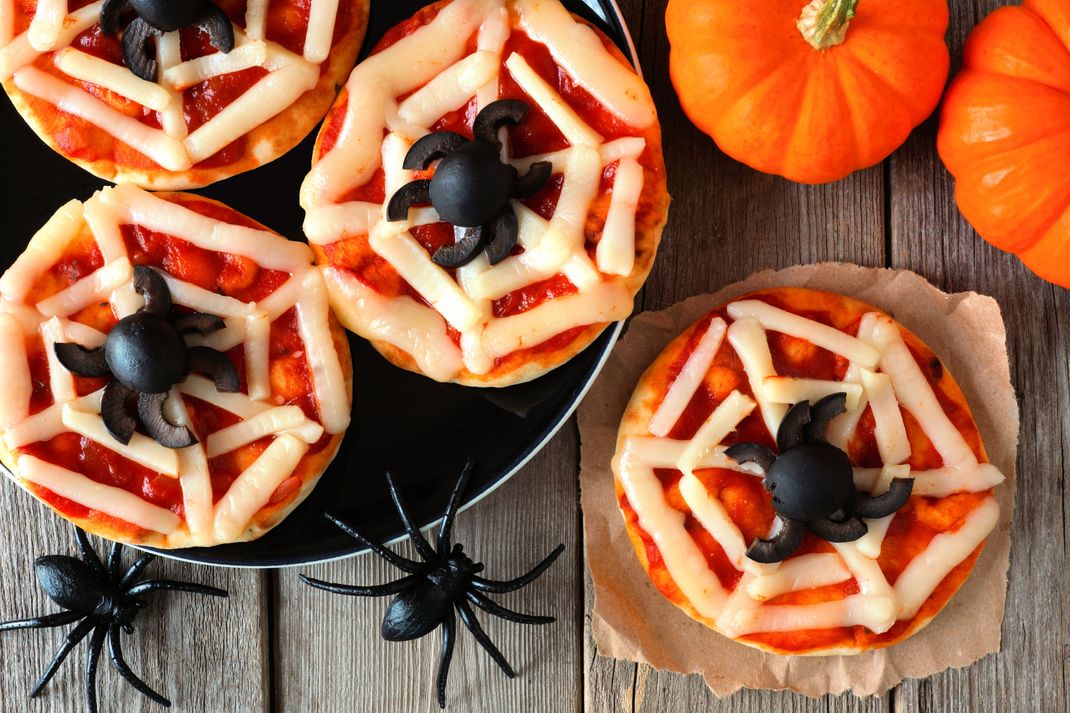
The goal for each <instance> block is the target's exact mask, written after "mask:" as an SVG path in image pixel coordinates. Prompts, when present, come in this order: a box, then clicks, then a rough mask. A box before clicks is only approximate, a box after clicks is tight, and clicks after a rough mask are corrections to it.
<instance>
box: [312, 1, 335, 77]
mask: <svg viewBox="0 0 1070 713" xmlns="http://www.w3.org/2000/svg"><path fill="white" fill-rule="evenodd" d="M337 15H338V0H311V6H310V7H309V8H308V28H307V29H306V31H305V52H304V57H305V59H306V60H307V61H309V62H312V63H313V64H320V63H322V62H324V61H325V60H326V59H327V55H329V54H330V53H331V45H333V44H334V23H335V18H336V17H337Z"/></svg>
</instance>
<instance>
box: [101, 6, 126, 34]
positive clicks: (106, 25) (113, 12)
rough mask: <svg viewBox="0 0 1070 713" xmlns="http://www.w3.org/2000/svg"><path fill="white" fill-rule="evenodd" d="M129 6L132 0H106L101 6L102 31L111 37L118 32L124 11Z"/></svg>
mask: <svg viewBox="0 0 1070 713" xmlns="http://www.w3.org/2000/svg"><path fill="white" fill-rule="evenodd" d="M129 8H130V0H104V4H103V5H101V6H100V31H101V32H102V33H104V34H105V35H107V36H109V37H110V36H112V35H114V34H117V33H118V32H119V30H120V29H121V26H120V21H121V20H122V17H123V13H124V12H126V11H127V10H128V9H129Z"/></svg>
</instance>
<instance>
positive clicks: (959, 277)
mask: <svg viewBox="0 0 1070 713" xmlns="http://www.w3.org/2000/svg"><path fill="white" fill-rule="evenodd" d="M379 1H381V2H385V1H386V0H379ZM621 4H622V6H623V8H624V11H625V15H626V18H627V20H628V23H629V25H630V26H631V28H632V31H633V33H634V36H635V40H636V45H637V47H638V48H639V54H640V58H641V61H642V65H643V69H644V70H645V72H646V75H647V78H648V80H649V82H650V83H651V85H652V87H653V90H654V96H655V99H656V100H657V103H658V107H659V109H660V112H661V121H662V126H663V128H664V133H665V138H666V141H665V158H666V160H667V163H668V168H669V187H670V190H671V192H672V194H673V196H674V198H675V200H674V203H673V207H672V213H671V217H670V220H669V226H668V228H667V230H666V232H665V238H664V242H663V243H662V247H661V252H660V253H659V255H658V260H657V263H656V264H655V266H654V272H653V274H652V275H651V277H650V281H649V282H648V284H647V286H646V288H645V289H644V290H643V292H642V293H641V294H640V296H639V298H638V305H637V309H638V310H652V309H662V308H664V307H667V306H669V305H671V304H673V303H674V302H676V301H678V300H681V299H683V298H685V297H688V296H689V295H694V294H699V293H703V292H708V291H712V290H714V289H716V288H717V287H719V286H721V285H724V284H726V283H729V282H732V281H734V280H737V279H739V278H742V277H744V276H745V275H747V274H748V273H751V272H753V271H755V270H758V269H761V268H766V267H784V266H788V265H793V264H797V263H807V262H818V261H823V260H843V261H849V262H855V263H859V264H862V265H886V266H892V267H901V268H909V269H912V270H915V271H917V272H919V273H921V274H922V275H924V276H925V277H927V278H928V279H929V280H931V281H932V282H933V283H935V284H936V285H938V286H940V287H942V288H943V289H945V290H948V291H957V290H977V291H979V292H984V293H988V294H990V295H993V296H994V297H995V298H996V299H997V300H998V301H999V303H1000V305H1001V306H1002V307H1003V311H1004V318H1005V320H1006V322H1007V330H1008V334H1009V339H1010V344H1009V347H1010V353H1011V372H1012V379H1013V380H1014V382H1015V385H1016V386H1017V389H1018V392H1019V393H1020V394H1021V395H1023V397H1024V398H1023V399H1022V402H1021V407H1022V445H1021V448H1020V458H1019V462H1018V473H1019V476H1018V477H1019V484H1020V487H1019V491H1018V494H1017V508H1016V512H1015V518H1014V528H1013V537H1014V547H1013V553H1012V562H1011V570H1010V591H1009V597H1008V600H1007V613H1006V617H1005V620H1004V626H1003V636H1004V643H1003V651H1002V653H1000V654H998V655H994V656H989V657H987V658H986V659H984V660H983V661H981V662H979V663H977V664H976V665H974V666H972V667H970V668H968V669H966V670H960V671H951V672H946V673H943V674H939V675H936V676H933V677H931V678H929V679H926V680H922V681H910V682H908V683H905V684H904V685H902V686H900V687H899V688H897V689H896V690H894V691H892V692H890V693H888V694H887V695H885V696H882V697H877V698H871V699H858V698H855V697H853V696H850V695H844V696H839V697H827V698H825V699H822V700H811V699H807V698H804V697H802V696H798V695H793V694H783V693H771V692H764V691H744V692H742V693H739V694H737V695H735V696H732V697H730V698H727V699H725V700H718V699H716V698H715V697H714V696H713V695H711V694H710V693H709V692H708V691H707V689H706V688H705V686H704V685H703V683H702V681H701V680H700V679H699V678H697V677H694V676H692V677H683V676H678V675H672V674H663V673H659V672H657V671H655V670H653V669H650V668H648V667H646V666H636V665H635V664H631V663H624V662H618V661H612V660H608V659H604V658H600V657H598V656H597V655H596V653H595V651H594V645H593V642H592V641H591V638H590V635H589V629H588V627H587V622H588V620H589V612H590V606H591V602H590V598H589V596H586V595H585V586H584V584H585V583H584V566H583V559H582V541H581V536H580V527H579V524H580V510H579V505H578V495H577V486H576V476H577V472H578V467H579V438H578V433H577V430H576V427H575V423H574V421H573V422H570V423H569V424H568V425H567V426H566V427H565V428H564V429H562V431H561V432H560V433H559V434H558V435H557V437H556V438H554V440H553V441H552V442H551V443H550V444H549V445H548V446H547V447H546V449H545V450H543V451H542V453H540V454H539V455H538V456H537V457H536V458H535V459H534V460H533V461H532V462H531V463H530V464H529V465H528V466H527V467H526V468H525V469H524V470H523V471H522V472H520V473H519V474H517V476H516V477H514V478H513V479H512V480H511V481H510V482H509V483H507V484H506V485H505V486H503V487H502V488H501V489H500V490H498V491H497V492H495V493H494V494H493V495H491V496H490V497H489V498H487V499H486V500H484V501H483V502H481V503H479V504H478V505H477V506H476V507H475V508H473V509H472V510H470V511H468V512H466V513H464V514H463V515H462V517H461V518H460V522H459V526H458V530H457V536H458V538H459V540H460V541H461V542H463V543H465V544H466V546H467V547H468V548H469V549H470V550H471V551H472V552H474V553H475V554H476V555H477V556H478V557H481V558H483V559H484V560H485V561H486V563H487V566H488V571H489V572H491V573H495V576H502V577H507V576H511V575H513V574H514V573H519V572H520V571H522V570H523V569H526V567H527V566H528V565H529V564H530V563H532V562H534V561H535V560H536V559H537V558H539V557H541V556H543V554H544V553H546V552H548V551H549V550H550V549H551V548H552V547H553V546H554V545H555V544H557V543H558V542H565V543H566V545H567V546H568V550H567V552H566V553H565V555H564V556H563V557H562V558H561V560H560V561H559V563H558V564H557V565H555V567H554V568H553V569H552V570H551V571H550V572H549V574H548V575H546V576H545V577H544V578H543V579H542V580H540V581H539V583H538V584H537V585H535V586H533V587H530V588H529V589H527V590H525V591H523V592H521V593H518V594H513V595H509V596H508V597H506V598H504V601H505V603H507V604H508V605H509V606H512V607H516V608H519V609H521V610H525V611H534V612H540V613H552V614H555V615H556V616H557V617H558V618H559V621H558V623H556V624H554V625H551V626H548V627H540V628H523V627H517V626H514V625H507V624H505V623H503V622H500V621H498V620H496V619H490V618H489V617H485V619H486V620H487V621H486V624H485V625H486V628H487V630H488V632H489V633H490V635H491V637H492V638H493V639H494V640H495V641H497V642H498V643H499V644H500V646H501V648H502V650H503V651H504V652H505V654H506V656H507V657H509V658H510V659H511V660H512V662H513V663H514V664H515V666H516V668H517V670H518V674H519V675H518V678H517V679H516V680H513V681H510V680H508V679H506V678H505V677H504V676H502V675H501V674H500V672H499V671H498V670H497V669H496V668H495V666H494V664H493V663H492V662H491V661H490V660H489V658H488V657H487V656H486V655H485V654H484V653H483V652H482V651H481V650H479V648H478V647H477V646H476V644H475V642H474V641H473V640H472V639H471V638H470V637H469V636H468V635H467V633H466V632H465V633H464V634H463V635H462V637H461V639H460V644H459V647H458V651H457V654H456V657H455V659H454V665H453V673H452V675H451V679H450V687H449V698H450V701H451V702H452V704H453V705H452V706H451V708H452V709H453V710H457V711H470V712H472V713H475V712H476V711H486V712H487V713H508V712H511V711H524V712H526V713H527V712H530V713H563V712H566V711H581V710H582V711H587V712H588V713H609V712H611V711H612V712H619V711H626V712H628V713H631V712H632V711H636V712H638V711H642V712H644V713H647V712H649V713H653V712H655V711H657V712H658V713H677V712H680V713H683V712H685V711H687V712H690V711H695V710H711V711H762V712H763V713H764V712H766V711H785V712H787V711H791V712H793V713H795V712H800V713H801V712H803V711H807V712H809V711H815V712H816V711H845V712H846V711H867V712H868V711H874V712H875V711H886V710H896V711H919V712H921V711H924V712H932V713H937V712H941V711H948V712H952V711H954V712H956V713H959V712H966V711H969V712H971V713H973V712H975V711H1000V712H1001V713H1002V712H1004V711H1029V712H1031V713H1032V712H1037V713H1055V712H1056V711H1066V710H1070V680H1068V679H1070V600H1068V598H1067V592H1068V591H1070V567H1068V565H1070V543H1068V538H1070V524H1068V523H1070V520H1068V517H1067V515H1068V513H1067V511H1068V509H1070V494H1068V493H1067V491H1066V489H1065V488H1064V482H1063V477H1064V470H1065V464H1066V462H1067V460H1068V459H1070V443H1068V441H1067V439H1066V437H1065V435H1064V434H1067V433H1070V370H1068V368H1067V364H1068V363H1070V358H1068V354H1067V352H1068V349H1070V326H1068V325H1067V323H1066V321H1065V319H1066V315H1068V314H1070V293H1068V292H1067V291H1065V290H1062V289H1060V288H1058V287H1053V286H1052V285H1049V284H1047V283H1045V282H1042V281H1040V280H1038V279H1037V278H1035V277H1033V276H1032V275H1031V274H1030V273H1029V272H1028V270H1026V269H1025V268H1023V267H1022V266H1021V265H1020V264H1019V263H1018V261H1017V260H1016V259H1015V258H1013V257H1011V256H1009V255H1005V254H1002V253H1000V252H998V251H996V250H995V249H993V248H991V247H990V246H988V245H987V244H986V243H985V242H984V241H982V240H981V239H980V238H978V237H977V235H976V234H975V233H974V232H973V230H972V229H971V228H970V227H969V225H967V224H966V223H965V221H963V220H962V218H961V217H960V216H959V213H958V211H957V209H956V207H955V204H954V201H953V199H952V181H951V178H950V177H949V176H948V174H947V172H946V171H945V170H944V168H943V165H942V164H941V163H940V160H939V159H938V157H937V155H936V151H935V133H936V125H935V121H929V122H928V123H926V124H925V125H924V126H922V127H921V128H920V129H918V130H917V131H915V132H914V134H913V135H912V136H911V137H910V140H909V141H908V142H907V143H906V145H905V146H904V147H903V148H901V149H900V150H899V151H897V152H896V153H895V155H894V156H892V157H891V159H889V160H888V161H886V162H885V163H884V164H882V165H881V166H877V167H875V168H872V169H870V170H867V171H862V172H860V173H856V174H855V175H853V176H850V177H849V178H847V179H845V180H843V181H840V182H839V183H836V184H833V185H830V186H822V187H805V186H798V185H795V184H792V183H789V182H787V181H784V180H782V179H779V178H774V177H772V176H766V175H762V174H759V173H757V172H755V171H752V170H750V169H748V168H746V167H744V166H741V165H739V164H737V163H736V162H734V161H732V160H730V159H728V158H726V157H725V156H724V155H722V154H721V153H720V152H718V151H717V150H716V148H715V147H714V146H713V144H712V143H711V142H710V140H709V139H707V138H706V137H705V136H704V135H703V134H701V133H700V132H699V131H697V130H696V129H695V128H694V127H693V126H692V125H691V124H690V123H689V122H688V121H687V119H686V118H685V117H684V115H683V114H682V112H681V111H680V108H679V105H678V104H677V101H676V97H675V95H674V93H673V90H672V86H671V85H670V83H669V78H668V69H667V65H668V49H669V48H668V42H667V40H666V38H665V33H664V23H663V15H664V5H665V2H664V0H624V1H623V2H622V3H621ZM951 4H952V8H951V9H952V13H951V17H952V19H951V29H950V32H949V41H950V44H951V49H952V57H953V58H955V59H954V60H953V64H955V65H957V57H958V56H959V53H960V50H961V47H962V43H963V40H964V39H965V36H966V34H967V32H968V31H969V30H970V28H972V27H973V26H974V25H975V24H976V23H977V22H978V21H979V20H980V19H981V18H982V17H983V16H984V15H985V14H986V13H987V12H988V11H990V10H991V9H993V8H994V7H996V6H997V5H999V4H1000V3H999V2H996V0H974V1H972V2H971V1H970V0H952V3H951ZM607 473H608V467H607ZM450 477H452V474H450ZM607 477H608V475H607ZM2 486H3V487H0V513H3V515H2V517H0V542H2V543H4V544H3V545H2V552H3V556H2V557H0V582H2V586H0V620H2V619H7V618H14V617H19V616H23V615H29V614H34V613H37V612H42V611H48V610H50V609H49V607H50V604H49V603H48V602H47V600H46V599H45V597H44V595H43V594H41V593H40V591H39V590H38V588H37V586H36V582H35V581H34V579H33V575H32V558H33V556H34V555H35V554H36V553H42V554H43V553H49V552H59V551H64V550H66V549H67V548H68V547H69V546H70V544H69V543H70V541H71V538H70V530H69V528H68V527H67V526H66V525H64V524H62V523H61V522H60V521H59V519H58V518H56V517H54V516H52V515H51V514H50V513H49V512H47V511H46V510H45V509H44V508H43V507H42V506H40V505H38V504H37V503H36V502H35V501H34V500H33V499H32V498H30V497H29V496H28V495H26V494H25V493H22V492H18V491H17V489H16V488H15V487H13V486H12V485H11V484H10V483H3V484H2ZM156 571H157V572H158V573H161V574H163V575H166V576H171V577H175V578H180V579H194V580H198V581H204V582H206V583H211V584H216V585H218V586H221V587H225V588H227V589H229V590H230V592H231V598H230V600H229V601H226V602H218V601H214V600H212V601H207V600H203V599H201V598H195V597H190V596H186V595H166V596H168V598H169V599H170V601H169V603H168V605H167V606H166V607H158V608H153V609H152V610H151V611H150V612H149V613H148V614H147V615H145V616H144V618H143V619H141V620H139V622H138V630H137V632H136V634H135V636H132V637H128V638H127V641H128V643H127V654H128V657H129V658H130V659H131V661H132V662H133V664H134V668H135V670H136V671H139V672H141V673H143V674H144V677H145V678H146V680H147V681H148V682H149V683H150V684H151V685H153V686H155V687H157V688H159V689H161V690H162V692H164V693H165V694H167V695H170V696H172V697H173V698H174V699H175V701H176V707H175V709H176V710H179V711H196V712H198V713H254V712H255V713H259V712H262V711H263V712H276V711H278V712H285V713H290V712H293V713H305V712H306V711H311V712H315V713H320V712H322V713H341V712H342V711H359V712H360V713H373V712H374V713H414V712H416V711H433V710H437V706H436V705H435V704H434V702H433V692H432V690H433V680H434V673H435V666H436V659H437V653H438V636H437V635H436V636H432V637H428V638H426V639H424V640H421V641H417V642H413V643H408V644H390V643H386V642H384V641H382V640H380V639H379V637H378V627H379V622H380V619H381V617H382V613H383V610H384V607H385V602H382V601H362V600H355V599H348V598H342V597H334V596H328V595H326V594H324V593H321V592H316V591H312V590H310V589H309V588H307V587H305V586H304V585H303V584H301V583H300V581H299V580H298V579H297V572H295V571H293V570H286V571H280V572H254V571H224V570H213V569H208V568H204V567H190V566H187V565H183V564H176V563H161V564H160V565H159V566H158V569H157V570H156ZM302 571H306V572H308V573H310V574H312V575H314V576H321V577H326V578H329V579H334V580H340V581H349V582H379V581H385V579H386V578H387V577H388V576H390V575H391V574H392V572H390V571H388V569H387V568H386V567H384V566H383V565H382V564H381V563H379V562H378V561H376V560H373V559H371V558H368V557H362V558H358V559H353V560H349V561H346V562H339V563H335V564H330V565H324V566H318V567H310V568H304V569H303V570H302ZM61 638H62V634H61V633H60V632H58V631H52V632H18V633H10V634H5V635H3V636H0V713H16V712H18V713H26V712H27V711H29V712H30V713H46V712H47V713H52V712H60V711H64V712H66V711H71V712H76V711H82V710H83V706H84V704H83V697H82V680H83V673H82V667H83V664H82V659H81V657H79V656H78V654H77V653H76V654H75V655H73V656H72V660H71V661H70V662H69V663H68V664H67V665H66V666H65V667H64V669H63V670H62V671H61V673H60V674H59V675H58V676H57V677H56V679H55V680H54V682H53V683H52V684H51V686H50V687H49V688H48V689H47V690H46V691H45V693H44V694H43V695H42V697H41V698H39V699H38V700H36V701H32V702H31V701H27V700H26V699H25V698H24V696H25V695H26V693H27V692H28V690H29V688H30V687H31V686H32V684H33V681H34V680H35V679H36V676H37V675H38V674H39V672H41V671H42V670H43V669H44V667H45V666H46V664H47V663H48V661H49V659H50V658H51V656H52V654H53V652H54V651H55V650H56V648H57V647H58V646H59V643H60V640H61ZM78 653H80V652H78ZM99 689H100V693H101V711H102V713H120V712H121V713H138V712H140V711H158V710H161V709H159V708H158V707H157V706H155V704H152V703H151V702H149V701H147V700H146V699H144V698H142V697H141V696H139V695H138V694H137V693H135V692H134V691H133V690H132V689H131V688H129V687H127V686H125V685H124V686H120V685H119V679H118V677H117V676H116V675H115V673H114V671H113V670H112V669H111V667H110V666H108V665H102V666H101V676H100V686H99Z"/></svg>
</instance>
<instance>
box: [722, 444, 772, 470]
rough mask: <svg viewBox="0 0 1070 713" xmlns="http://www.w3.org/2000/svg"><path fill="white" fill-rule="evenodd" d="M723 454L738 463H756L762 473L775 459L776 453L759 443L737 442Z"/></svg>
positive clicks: (770, 466)
mask: <svg viewBox="0 0 1070 713" xmlns="http://www.w3.org/2000/svg"><path fill="white" fill-rule="evenodd" d="M724 454H725V455H726V456H728V457H729V458H731V459H732V460H734V461H735V462H736V463H739V464H740V465H743V464H744V463H756V464H757V465H758V467H759V468H761V469H762V472H763V473H768V472H769V469H770V468H772V467H773V461H775V460H776V454H775V453H773V451H772V450H770V449H769V448H768V447H766V446H763V445H762V444H761V443H737V444H736V445H734V446H732V447H730V448H728V449H727V450H726V451H725V452H724Z"/></svg>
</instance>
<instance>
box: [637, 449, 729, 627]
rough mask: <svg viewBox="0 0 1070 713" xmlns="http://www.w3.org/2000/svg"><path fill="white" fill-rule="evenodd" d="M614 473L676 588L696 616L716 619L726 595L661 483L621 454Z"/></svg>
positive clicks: (641, 466) (643, 468) (683, 516)
mask: <svg viewBox="0 0 1070 713" xmlns="http://www.w3.org/2000/svg"><path fill="white" fill-rule="evenodd" d="M617 472H618V473H619V476H620V483H621V485H622V486H623V488H624V492H625V494H626V495H627V496H628V503H629V504H630V505H631V506H632V508H633V509H634V510H635V513H636V515H637V516H638V518H639V526H640V527H642V528H643V530H644V531H645V532H647V533H648V534H649V535H650V536H651V538H653V540H654V543H655V544H656V545H657V546H658V551H659V552H660V553H661V558H662V560H664V562H665V568H666V569H667V570H668V571H669V574H670V575H671V576H672V579H673V581H674V582H675V583H676V586H677V587H679V588H680V591H681V592H683V594H684V596H685V597H687V600H688V602H690V603H691V606H693V607H695V609H696V610H697V611H698V613H699V614H701V615H702V616H705V617H710V618H714V617H716V616H717V615H718V613H720V611H721V608H722V606H723V605H724V602H725V598H726V597H727V593H726V592H725V589H724V587H723V586H722V585H721V581H720V580H719V579H718V578H717V575H716V574H714V572H713V571H712V570H711V569H710V568H709V565H707V564H706V557H705V555H703V554H702V551H701V550H700V549H699V548H698V545H696V544H695V541H694V540H693V539H691V535H690V534H688V532H687V530H686V529H685V528H684V519H685V515H684V513H682V512H680V511H679V510H677V509H675V508H673V507H672V506H671V505H669V504H668V502H666V500H665V494H664V492H663V491H662V489H661V481H660V480H658V477H657V476H656V475H654V471H653V469H652V468H651V467H650V466H648V465H646V464H644V463H642V462H636V461H634V460H632V458H631V457H629V455H628V454H623V455H622V456H621V457H620V458H619V460H618V466H617Z"/></svg>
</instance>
